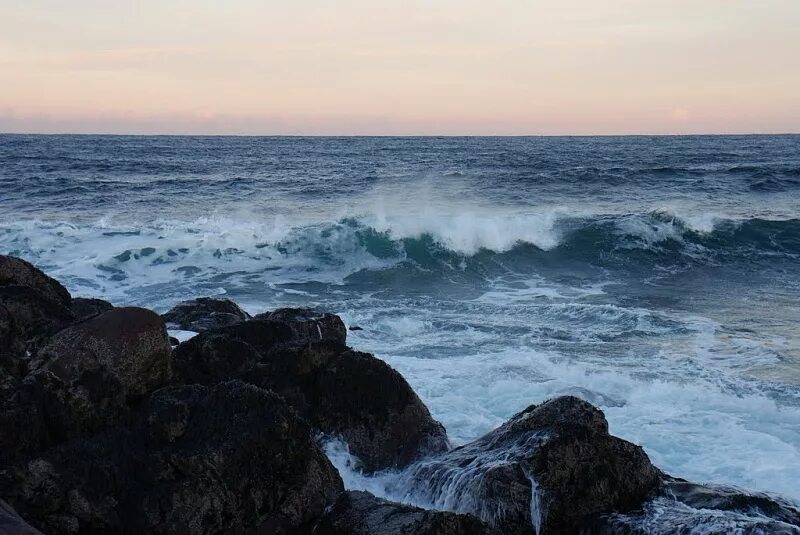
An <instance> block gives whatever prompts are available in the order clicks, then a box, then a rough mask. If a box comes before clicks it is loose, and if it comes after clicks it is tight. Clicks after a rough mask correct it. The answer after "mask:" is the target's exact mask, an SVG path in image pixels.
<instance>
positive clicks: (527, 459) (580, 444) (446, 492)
mask: <svg viewBox="0 0 800 535" xmlns="http://www.w3.org/2000/svg"><path fill="white" fill-rule="evenodd" d="M660 478H661V473H660V472H659V471H658V470H657V469H656V468H655V467H654V466H653V465H652V464H651V463H650V460H649V459H648V458H647V455H646V454H645V453H644V451H643V450H642V449H641V448H640V447H639V446H635V445H634V444H631V443H630V442H626V441H624V440H622V439H619V438H617V437H614V436H611V435H609V434H608V424H607V422H606V420H605V417H604V416H603V413H602V412H601V411H600V410H599V409H596V408H595V407H593V406H591V405H590V404H588V403H586V402H585V401H583V400H580V399H578V398H575V397H571V396H565V397H560V398H555V399H552V400H550V401H547V402H545V403H542V404H541V405H538V406H536V405H533V406H531V407H528V408H527V409H525V410H524V411H522V412H520V413H519V414H517V415H516V416H514V417H513V418H511V419H510V420H509V421H508V422H506V423H505V424H503V425H502V426H500V427H499V428H498V429H495V430H494V431H492V432H490V433H488V434H487V435H485V436H484V437H482V438H480V439H478V440H476V441H475V442H472V443H470V444H467V445H466V446H463V447H460V448H457V449H455V450H452V451H450V452H448V453H445V454H443V455H440V456H438V457H435V458H432V459H430V460H426V461H422V462H420V463H418V464H417V465H415V466H413V467H412V468H411V469H409V470H408V471H407V473H406V474H405V475H404V479H405V480H404V481H403V482H402V484H403V485H404V486H405V487H407V488H409V489H413V491H415V492H416V494H415V495H416V496H419V497H421V499H423V498H424V499H426V500H427V501H429V502H431V503H433V504H434V505H435V506H436V507H437V508H442V509H447V510H455V511H458V512H463V513H471V514H474V515H476V516H478V517H479V518H481V519H482V520H484V521H485V522H487V523H488V524H490V525H492V526H495V527H497V528H499V529H500V530H501V531H502V532H504V533H534V532H538V533H573V532H577V531H579V530H580V528H581V527H582V526H584V525H585V524H586V523H587V522H589V521H590V520H591V519H592V518H593V517H594V516H595V515H598V514H602V513H608V512H612V511H621V512H625V511H630V510H633V509H636V508H638V507H641V505H642V504H643V503H644V502H645V501H646V500H647V499H648V498H649V497H650V496H651V495H652V494H653V493H654V491H656V490H657V488H658V485H659V481H660Z"/></svg>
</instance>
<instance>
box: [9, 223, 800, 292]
mask: <svg viewBox="0 0 800 535" xmlns="http://www.w3.org/2000/svg"><path fill="white" fill-rule="evenodd" d="M0 251H2V252H3V253H8V254H23V255H28V256H32V257H34V258H39V259H40V261H42V262H43V263H44V264H45V265H46V264H48V262H47V259H48V256H50V255H53V256H54V258H55V253H56V252H58V253H61V256H60V257H59V258H61V263H62V265H63V259H64V257H66V258H69V257H70V256H71V253H75V254H78V255H80V257H81V258H83V259H84V260H85V261H87V260H88V261H90V263H91V264H93V265H94V267H95V268H97V269H98V270H100V271H102V272H105V273H112V274H114V273H116V274H117V278H118V279H119V278H120V277H122V276H123V275H122V274H124V272H126V271H131V270H135V269H136V268H134V267H133V266H134V265H136V264H139V265H140V268H144V267H146V266H151V267H156V266H164V267H169V266H171V267H172V268H173V269H174V270H175V272H176V273H183V274H187V273H192V272H196V271H200V270H208V269H209V268H213V270H215V271H217V272H219V271H225V270H229V269H234V267H235V268H236V269H238V270H245V271H251V272H252V271H258V270H261V269H281V270H287V269H293V268H295V269H297V270H301V271H305V272H307V273H308V274H309V275H310V276H311V275H313V274H314V273H316V274H318V275H319V276H320V277H321V278H322V279H324V278H325V274H326V273H327V274H328V275H330V274H331V273H335V274H336V275H337V276H340V277H343V276H346V275H348V274H351V273H354V272H357V271H360V270H371V269H385V268H387V267H390V266H396V265H398V264H401V265H403V266H405V267H408V268H411V269H416V270H423V271H447V272H458V271H461V272H469V271H475V272H476V274H480V273H481V272H485V271H486V270H487V269H491V267H492V266H495V267H497V266H499V265H502V266H503V268H504V269H510V270H512V271H513V270H517V269H522V270H525V271H528V270H530V269H535V268H536V267H537V266H544V265H549V266H555V265H558V264H560V263H575V262H578V263H581V264H589V265H601V266H609V265H612V266H613V265H626V266H632V265H633V266H639V267H643V268H646V267H649V266H653V265H663V264H665V263H667V264H669V263H686V262H691V263H695V264H714V265H719V264H726V263H743V262H752V261H754V260H759V259H767V260H770V259H773V260H774V259H781V258H784V259H789V260H794V259H796V258H798V257H800V220H799V219H788V220H767V219H759V218H752V219H746V220H738V221H737V220H731V219H721V218H716V217H714V216H711V215H698V216H693V217H687V218H679V217H677V216H675V215H673V214H670V213H668V212H651V213H645V214H627V215H597V216H590V217H571V216H564V215H559V214H555V213H550V214H533V215H511V216H499V215H494V216H484V217H481V216H475V215H473V214H468V215H465V216H463V217H462V216H457V215H456V216H430V217H414V218H405V219H393V220H387V219H381V218H375V217H362V218H354V217H352V218H345V219H341V220H339V221H338V222H334V223H317V224H308V225H296V226H295V225H290V224H285V223H283V224H281V223H280V222H275V223H273V224H269V225H267V224H260V223H257V222H252V221H236V220H225V219H203V220H198V221H194V222H191V223H186V222H160V223H155V224H150V225H112V224H109V223H108V222H105V221H98V222H96V223H94V224H91V225H78V224H71V223H63V222H41V221H27V222H17V223H3V224H0ZM233 262H235V263H236V266H233V265H231V264H232V263H233ZM54 263H55V262H54ZM112 276H113V275H112ZM312 278H313V277H312ZM320 280H321V279H320Z"/></svg>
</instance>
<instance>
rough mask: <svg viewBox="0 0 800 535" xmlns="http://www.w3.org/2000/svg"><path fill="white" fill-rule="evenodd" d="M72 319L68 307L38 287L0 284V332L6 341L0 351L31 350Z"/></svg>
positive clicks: (73, 318)
mask: <svg viewBox="0 0 800 535" xmlns="http://www.w3.org/2000/svg"><path fill="white" fill-rule="evenodd" d="M74 320H75V316H74V315H73V314H72V312H71V311H70V310H69V309H68V308H66V307H65V306H63V305H62V304H61V303H59V302H58V301H53V300H52V299H49V298H47V297H45V296H44V294H42V293H41V292H39V291H38V290H35V289H33V288H31V287H29V286H0V336H4V337H5V338H6V340H7V341H8V342H7V343H8V345H7V346H5V347H4V348H0V353H4V352H5V353H9V352H12V351H13V352H14V353H16V354H18V355H19V354H20V353H21V352H24V351H25V350H32V349H33V348H35V347H36V346H38V345H41V344H42V343H43V342H44V341H45V340H46V339H47V338H48V337H50V336H51V335H53V334H54V333H56V332H58V331H60V330H61V329H63V328H64V327H66V326H67V325H69V324H70V323H72V322H73V321H74ZM9 348H13V350H9ZM4 350H5V351H4Z"/></svg>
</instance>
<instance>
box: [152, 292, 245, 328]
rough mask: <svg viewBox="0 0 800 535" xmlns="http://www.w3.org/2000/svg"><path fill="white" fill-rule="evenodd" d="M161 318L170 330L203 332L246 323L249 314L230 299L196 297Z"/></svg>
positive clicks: (175, 307)
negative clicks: (168, 325)
mask: <svg viewBox="0 0 800 535" xmlns="http://www.w3.org/2000/svg"><path fill="white" fill-rule="evenodd" d="M161 317H162V318H164V321H165V322H167V323H168V324H170V328H173V327H172V326H173V325H174V326H175V327H174V328H175V329H181V330H184V331H195V332H203V331H207V330H210V329H218V328H220V327H227V326H229V325H234V324H236V323H240V322H242V321H246V320H248V319H250V314H248V313H247V312H245V311H244V310H242V309H241V308H239V305H237V304H236V303H234V302H233V301H231V300H230V299H220V298H217V297H198V298H197V299H191V300H189V301H183V302H181V303H178V304H177V305H175V306H174V307H172V308H171V309H170V310H169V312H167V313H165V314H162V315H161Z"/></svg>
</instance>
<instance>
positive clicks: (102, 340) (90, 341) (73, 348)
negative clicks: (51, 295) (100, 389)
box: [31, 307, 171, 396]
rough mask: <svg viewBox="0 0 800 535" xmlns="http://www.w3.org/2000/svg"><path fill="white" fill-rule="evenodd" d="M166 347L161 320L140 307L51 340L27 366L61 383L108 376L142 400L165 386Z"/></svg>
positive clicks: (168, 350) (107, 315)
mask: <svg viewBox="0 0 800 535" xmlns="http://www.w3.org/2000/svg"><path fill="white" fill-rule="evenodd" d="M170 356H171V346H170V343H169V338H168V336H167V329H166V327H165V325H164V322H163V321H162V320H161V318H160V317H159V316H158V314H156V313H155V312H152V311H150V310H147V309H144V308H137V307H122V308H114V309H112V310H109V311H108V312H105V313H103V314H101V315H99V316H96V317H94V318H91V319H89V320H87V321H84V322H81V323H78V324H76V325H73V326H71V327H69V328H67V329H64V330H62V331H61V332H59V333H58V334H57V335H55V336H53V337H52V338H51V339H50V340H49V342H48V344H47V345H46V346H45V347H43V348H42V349H41V350H40V351H39V353H38V355H37V357H36V359H35V360H34V361H33V362H32V363H31V367H32V369H36V370H43V371H49V372H51V373H53V374H54V375H55V376H56V377H58V378H59V379H60V380H62V381H64V382H65V383H66V384H80V383H86V384H87V386H88V387H89V388H91V385H92V384H93V383H94V381H92V380H90V379H88V378H87V374H102V373H103V372H105V371H108V372H110V374H111V375H113V377H114V378H115V379H116V380H118V381H119V386H120V387H121V388H124V390H125V394H126V395H127V396H141V395H143V394H145V393H147V392H149V391H151V390H153V389H154V388H156V387H158V386H160V385H162V384H164V383H165V382H166V381H167V379H168V377H169V373H170Z"/></svg>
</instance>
